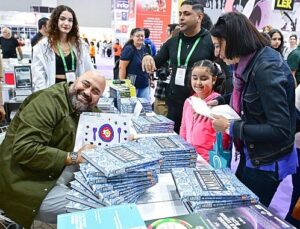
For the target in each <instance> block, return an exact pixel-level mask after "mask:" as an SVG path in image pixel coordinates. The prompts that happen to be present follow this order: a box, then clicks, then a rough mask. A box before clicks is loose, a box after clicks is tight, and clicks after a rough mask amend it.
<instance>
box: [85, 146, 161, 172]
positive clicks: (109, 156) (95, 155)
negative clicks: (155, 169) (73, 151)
mask: <svg viewBox="0 0 300 229" xmlns="http://www.w3.org/2000/svg"><path fill="white" fill-rule="evenodd" d="M82 156H83V157H84V158H85V159H86V160H87V161H88V162H89V163H91V164H92V165H93V166H94V167H95V168H97V169H98V170H99V171H101V172H102V173H104V175H105V176H107V177H112V176H116V175H121V174H124V173H126V172H131V171H135V170H138V169H142V168H144V167H146V166H149V165H157V164H159V163H160V160H162V158H163V157H162V156H161V155H160V154H159V153H156V152H152V149H151V148H149V149H145V148H144V147H142V146H141V145H140V144H139V143H138V142H135V141H132V142H126V143H123V144H122V145H117V146H111V147H105V148H101V147H95V148H94V149H91V150H86V151H84V152H83V154H82Z"/></svg>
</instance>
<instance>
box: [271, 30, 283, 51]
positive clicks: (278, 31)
mask: <svg viewBox="0 0 300 229" xmlns="http://www.w3.org/2000/svg"><path fill="white" fill-rule="evenodd" d="M274 33H278V34H279V35H280V37H281V43H280V45H279V47H278V48H276V49H275V48H273V47H272V46H271V48H273V49H275V50H276V51H278V52H279V53H280V54H282V51H283V44H284V40H283V39H284V37H283V35H282V33H281V32H280V30H278V29H272V30H270V32H269V33H268V34H269V36H270V38H271V40H272V37H273V35H274Z"/></svg>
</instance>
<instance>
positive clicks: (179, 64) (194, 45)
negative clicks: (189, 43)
mask: <svg viewBox="0 0 300 229" xmlns="http://www.w3.org/2000/svg"><path fill="white" fill-rule="evenodd" d="M199 41H200V37H198V38H197V40H196V41H195V42H194V44H193V47H192V48H191V50H190V52H189V53H188V55H187V57H186V59H185V63H184V66H185V67H187V66H188V63H189V60H190V58H191V55H192V54H193V52H194V50H195V48H196V46H197V44H198V43H199ZM181 46H182V39H181V38H180V40H179V45H178V51H177V65H178V67H180V66H181V63H180V54H181Z"/></svg>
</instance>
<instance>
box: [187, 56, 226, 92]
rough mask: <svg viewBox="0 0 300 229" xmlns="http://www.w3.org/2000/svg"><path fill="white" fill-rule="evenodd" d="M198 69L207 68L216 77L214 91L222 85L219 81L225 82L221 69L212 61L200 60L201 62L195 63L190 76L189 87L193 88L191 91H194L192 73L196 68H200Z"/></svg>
mask: <svg viewBox="0 0 300 229" xmlns="http://www.w3.org/2000/svg"><path fill="white" fill-rule="evenodd" d="M198 67H203V68H207V69H208V71H209V73H210V74H211V75H212V76H213V77H216V82H215V84H214V85H213V90H215V88H216V86H217V85H219V84H220V82H219V81H223V79H222V78H223V77H222V76H223V72H222V70H221V67H220V66H219V65H218V64H216V63H214V62H212V61H210V60H200V61H197V62H195V63H194V65H193V67H192V69H191V72H190V74H189V87H190V88H191V91H193V89H192V85H191V77H192V72H193V70H194V69H195V68H198Z"/></svg>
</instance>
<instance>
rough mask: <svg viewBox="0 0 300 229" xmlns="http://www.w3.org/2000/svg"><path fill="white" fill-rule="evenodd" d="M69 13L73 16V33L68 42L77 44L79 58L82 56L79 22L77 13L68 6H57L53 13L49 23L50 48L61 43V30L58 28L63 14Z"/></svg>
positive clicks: (69, 35)
mask: <svg viewBox="0 0 300 229" xmlns="http://www.w3.org/2000/svg"><path fill="white" fill-rule="evenodd" d="M64 11H68V12H70V13H71V14H72V16H73V26H72V29H71V31H70V32H69V33H68V34H67V41H68V42H70V43H72V44H75V47H76V50H77V56H78V57H79V56H80V55H81V50H80V37H79V28H78V21H77V18H76V15H75V12H74V11H73V10H72V9H71V8H70V7H68V6H65V5H60V6H57V7H56V8H55V9H54V10H53V11H52V13H51V16H50V20H49V22H48V40H49V46H50V48H54V47H56V46H57V42H58V41H59V34H60V31H59V28H58V20H59V17H60V15H61V13H62V12H64Z"/></svg>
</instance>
